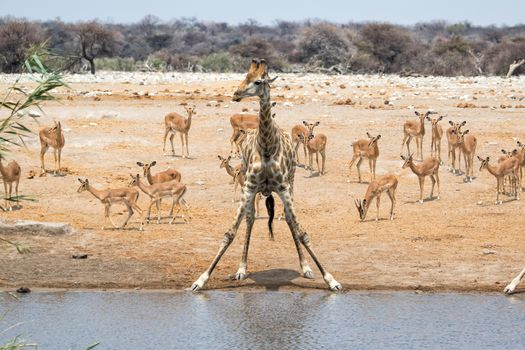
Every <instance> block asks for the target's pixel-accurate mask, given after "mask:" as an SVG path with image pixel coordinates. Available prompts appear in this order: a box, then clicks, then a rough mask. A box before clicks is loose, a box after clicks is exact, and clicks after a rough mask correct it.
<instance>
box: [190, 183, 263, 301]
mask: <svg viewBox="0 0 525 350" xmlns="http://www.w3.org/2000/svg"><path fill="white" fill-rule="evenodd" d="M253 196H255V192H250V191H249V190H248V189H246V190H245V191H244V192H243V194H242V196H241V203H240V204H239V208H238V209H237V214H236V215H235V220H234V222H233V225H232V227H231V228H230V229H229V230H228V231H227V232H226V233H225V234H224V238H223V240H222V243H221V246H220V247H219V251H218V252H217V255H215V258H214V259H213V261H212V262H211V264H210V266H209V267H208V268H207V269H206V271H204V272H203V273H202V275H200V276H199V278H198V279H197V280H196V281H195V282H193V284H192V285H191V287H190V290H191V291H194V292H195V291H198V290H200V289H202V287H204V285H205V284H206V282H208V280H209V279H210V276H211V274H212V272H213V270H214V269H215V267H216V266H217V264H218V263H219V261H220V260H221V258H222V256H223V255H224V253H225V252H226V250H227V249H228V247H229V246H230V244H231V243H232V242H233V240H234V239H235V235H236V234H237V230H238V229H239V226H240V224H241V221H242V218H243V217H244V215H245V214H246V203H247V202H248V200H251V201H253Z"/></svg>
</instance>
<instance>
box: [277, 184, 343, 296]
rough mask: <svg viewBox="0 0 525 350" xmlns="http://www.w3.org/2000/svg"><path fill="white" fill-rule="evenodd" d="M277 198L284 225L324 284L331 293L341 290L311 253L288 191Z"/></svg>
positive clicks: (312, 252)
mask: <svg viewBox="0 0 525 350" xmlns="http://www.w3.org/2000/svg"><path fill="white" fill-rule="evenodd" d="M279 197H280V198H281V200H282V202H283V205H284V210H285V213H286V223H287V224H288V227H289V228H290V231H291V232H292V235H293V236H294V237H295V238H294V239H298V240H299V241H300V242H301V243H302V244H303V246H304V247H305V249H306V251H307V252H308V253H309V254H310V256H311V257H312V259H313V261H314V262H315V264H316V265H317V267H318V268H319V271H321V274H322V275H323V279H324V281H325V282H326V284H328V286H329V287H330V289H331V290H333V291H336V290H341V284H339V282H337V281H336V280H335V278H334V277H333V276H332V275H331V274H330V273H329V272H328V271H326V270H325V268H324V267H323V265H322V264H321V262H320V261H319V259H318V258H317V255H316V254H315V253H314V251H313V248H312V244H311V243H310V238H309V237H308V234H307V233H306V232H305V231H304V230H303V229H302V228H301V227H300V225H299V223H298V222H297V217H296V215H295V211H294V208H293V202H292V197H291V195H290V191H289V189H288V190H285V191H283V192H279Z"/></svg>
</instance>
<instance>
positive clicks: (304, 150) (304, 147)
mask: <svg viewBox="0 0 525 350" xmlns="http://www.w3.org/2000/svg"><path fill="white" fill-rule="evenodd" d="M303 152H304V162H305V163H306V144H305V143H303Z"/></svg>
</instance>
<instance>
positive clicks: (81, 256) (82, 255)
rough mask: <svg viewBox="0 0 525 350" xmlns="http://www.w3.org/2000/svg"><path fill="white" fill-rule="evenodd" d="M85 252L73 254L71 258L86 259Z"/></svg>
mask: <svg viewBox="0 0 525 350" xmlns="http://www.w3.org/2000/svg"><path fill="white" fill-rule="evenodd" d="M87 257H88V255H87V254H75V255H72V256H71V259H87Z"/></svg>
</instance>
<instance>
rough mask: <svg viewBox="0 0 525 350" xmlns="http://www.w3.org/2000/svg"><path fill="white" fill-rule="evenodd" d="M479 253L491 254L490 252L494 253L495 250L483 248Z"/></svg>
mask: <svg viewBox="0 0 525 350" xmlns="http://www.w3.org/2000/svg"><path fill="white" fill-rule="evenodd" d="M481 254H483V255H492V254H496V251H495V250H491V249H483V250H482V251H481Z"/></svg>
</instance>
